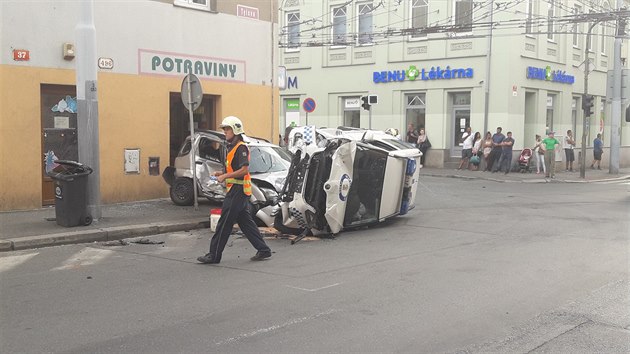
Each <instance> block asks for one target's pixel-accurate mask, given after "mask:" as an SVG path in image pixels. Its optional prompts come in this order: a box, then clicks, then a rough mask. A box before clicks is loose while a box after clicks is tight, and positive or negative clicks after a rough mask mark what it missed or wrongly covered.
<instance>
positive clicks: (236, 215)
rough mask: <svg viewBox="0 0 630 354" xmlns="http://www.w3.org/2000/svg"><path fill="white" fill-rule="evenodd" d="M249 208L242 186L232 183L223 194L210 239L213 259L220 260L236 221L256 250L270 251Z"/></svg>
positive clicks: (249, 203)
mask: <svg viewBox="0 0 630 354" xmlns="http://www.w3.org/2000/svg"><path fill="white" fill-rule="evenodd" d="M250 208H251V202H250V201H249V196H247V195H245V193H243V186H241V185H238V184H235V185H233V186H232V188H230V191H229V192H228V193H227V194H226V196H225V200H224V201H223V206H222V207H221V217H220V218H219V222H218V223H217V229H216V232H215V233H214V236H212V240H211V241H210V254H211V255H212V258H213V259H214V260H215V261H217V262H218V261H220V260H221V255H222V254H223V250H224V249H225V245H226V244H227V241H228V239H229V238H230V234H231V233H232V227H233V226H234V224H235V223H238V226H239V227H240V228H241V231H242V232H243V234H245V237H247V240H249V242H250V243H251V244H252V246H254V248H255V249H256V250H257V251H259V252H271V249H270V248H269V246H267V244H266V243H265V240H264V239H263V237H262V235H261V234H260V231H259V230H258V227H257V226H256V223H255V222H254V219H253V218H252V215H251V212H250Z"/></svg>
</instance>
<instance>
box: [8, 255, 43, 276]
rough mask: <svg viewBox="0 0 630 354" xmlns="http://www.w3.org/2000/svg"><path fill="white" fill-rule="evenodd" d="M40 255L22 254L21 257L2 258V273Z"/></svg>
mask: <svg viewBox="0 0 630 354" xmlns="http://www.w3.org/2000/svg"><path fill="white" fill-rule="evenodd" d="M38 254H39V253H29V254H21V255H19V256H8V257H2V258H0V273H2V272H6V271H7V270H10V269H13V268H15V267H17V266H19V265H20V264H22V263H24V262H26V261H28V260H29V259H31V258H33V257H35V256H37V255H38Z"/></svg>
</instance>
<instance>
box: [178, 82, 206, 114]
mask: <svg viewBox="0 0 630 354" xmlns="http://www.w3.org/2000/svg"><path fill="white" fill-rule="evenodd" d="M181 92H182V103H183V104H184V107H186V109H187V110H189V111H194V110H196V109H197V108H199V106H200V105H201V101H202V100H203V90H202V89H201V83H199V78H198V77H197V76H196V75H195V74H188V75H186V77H184V80H183V81H182V90H181ZM189 92H190V98H189V97H188V93H189Z"/></svg>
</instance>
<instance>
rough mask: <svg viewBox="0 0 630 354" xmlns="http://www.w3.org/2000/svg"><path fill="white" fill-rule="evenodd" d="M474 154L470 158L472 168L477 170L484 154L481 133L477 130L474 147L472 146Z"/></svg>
mask: <svg viewBox="0 0 630 354" xmlns="http://www.w3.org/2000/svg"><path fill="white" fill-rule="evenodd" d="M472 153H473V156H472V157H471V158H470V164H471V165H472V166H470V170H472V171H477V170H479V165H480V164H481V156H482V155H483V153H482V151H481V133H480V132H476V133H475V137H474V138H473V148H472Z"/></svg>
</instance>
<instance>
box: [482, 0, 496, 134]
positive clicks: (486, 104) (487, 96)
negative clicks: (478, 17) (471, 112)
mask: <svg viewBox="0 0 630 354" xmlns="http://www.w3.org/2000/svg"><path fill="white" fill-rule="evenodd" d="M493 15H494V0H491V1H490V30H489V31H490V33H489V35H488V53H487V55H486V82H485V86H486V87H485V99H484V107H483V136H485V134H486V132H487V131H488V116H489V115H490V60H491V58H492V28H493V27H494V26H493V24H492V17H493Z"/></svg>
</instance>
